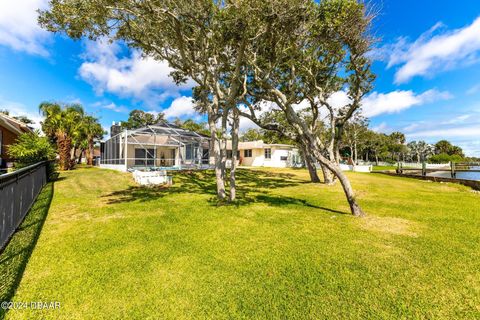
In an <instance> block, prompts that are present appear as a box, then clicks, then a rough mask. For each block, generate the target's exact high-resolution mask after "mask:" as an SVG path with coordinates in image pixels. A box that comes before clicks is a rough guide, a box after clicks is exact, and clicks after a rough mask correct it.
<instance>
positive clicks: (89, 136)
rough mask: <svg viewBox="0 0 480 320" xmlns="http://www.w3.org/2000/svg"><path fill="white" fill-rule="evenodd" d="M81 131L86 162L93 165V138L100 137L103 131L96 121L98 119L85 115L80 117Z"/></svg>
mask: <svg viewBox="0 0 480 320" xmlns="http://www.w3.org/2000/svg"><path fill="white" fill-rule="evenodd" d="M81 131H82V132H83V135H84V137H85V140H86V143H87V149H86V151H87V154H86V158H87V164H88V165H93V148H94V144H95V140H97V139H101V138H102V137H103V135H104V133H105V132H104V130H103V128H102V126H101V125H100V123H99V122H98V119H97V118H95V117H92V116H85V117H84V118H83V119H82V124H81Z"/></svg>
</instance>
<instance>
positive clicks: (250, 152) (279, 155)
mask: <svg viewBox="0 0 480 320" xmlns="http://www.w3.org/2000/svg"><path fill="white" fill-rule="evenodd" d="M238 150H239V152H238V154H237V158H238V164H239V165H240V166H251V167H276V168H286V167H300V166H302V165H303V162H302V159H301V157H300V154H299V152H298V148H296V147H295V146H292V145H289V144H267V143H264V142H263V141H262V140H257V141H248V142H239V143H238ZM231 158H232V142H231V141H227V159H231Z"/></svg>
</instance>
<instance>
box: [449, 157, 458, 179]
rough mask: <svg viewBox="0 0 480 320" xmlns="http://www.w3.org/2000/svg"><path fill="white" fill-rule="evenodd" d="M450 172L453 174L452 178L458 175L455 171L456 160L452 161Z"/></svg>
mask: <svg viewBox="0 0 480 320" xmlns="http://www.w3.org/2000/svg"><path fill="white" fill-rule="evenodd" d="M450 174H451V176H452V179H453V178H455V177H456V175H457V174H456V173H455V162H453V161H450Z"/></svg>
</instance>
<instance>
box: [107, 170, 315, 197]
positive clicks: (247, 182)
mask: <svg viewBox="0 0 480 320" xmlns="http://www.w3.org/2000/svg"><path fill="white" fill-rule="evenodd" d="M172 174H173V181H174V185H173V186H170V187H167V186H156V187H145V186H130V187H128V188H127V189H125V190H119V191H115V192H112V193H110V194H108V195H105V196H104V197H105V198H107V200H106V202H107V203H108V204H115V203H123V202H132V201H142V202H143V201H151V200H157V199H158V198H161V197H165V196H168V195H171V194H180V193H190V194H202V195H209V196H211V199H210V200H209V202H210V203H211V204H212V205H216V204H217V201H216V190H217V189H216V188H217V187H216V183H215V174H214V172H213V171H211V170H201V171H200V170H196V171H184V172H173V173H172ZM236 179H237V198H238V200H237V201H236V202H235V205H243V204H247V203H249V202H252V201H255V197H254V194H256V193H259V192H260V191H262V190H268V189H275V188H283V187H291V186H297V185H300V184H304V183H306V181H305V180H300V179H298V178H296V177H295V175H292V174H288V173H270V172H264V171H254V170H239V171H237V174H236ZM226 188H227V189H228V186H226Z"/></svg>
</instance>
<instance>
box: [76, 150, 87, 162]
mask: <svg viewBox="0 0 480 320" xmlns="http://www.w3.org/2000/svg"><path fill="white" fill-rule="evenodd" d="M84 151H85V149H80V154H79V155H78V160H77V164H81V163H82V156H83V152H84Z"/></svg>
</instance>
